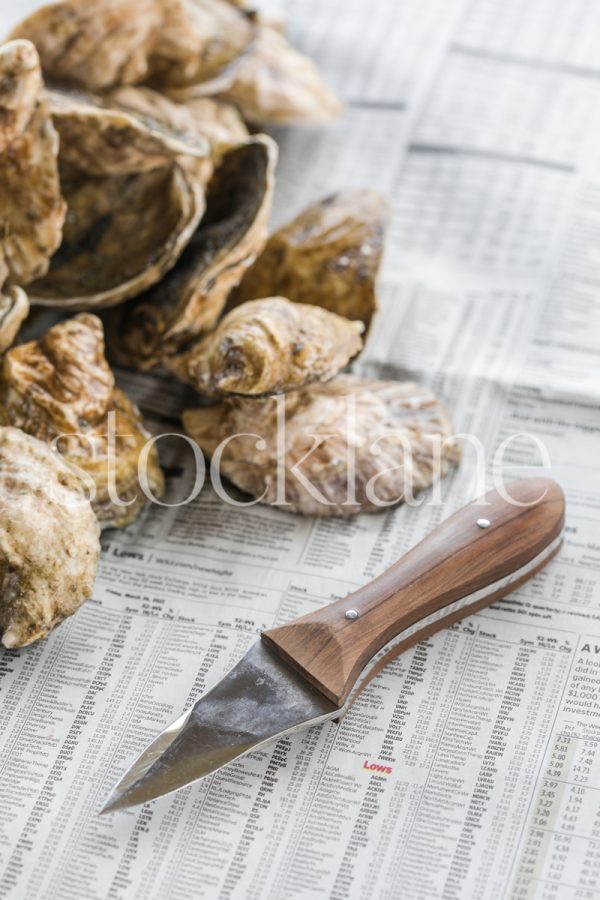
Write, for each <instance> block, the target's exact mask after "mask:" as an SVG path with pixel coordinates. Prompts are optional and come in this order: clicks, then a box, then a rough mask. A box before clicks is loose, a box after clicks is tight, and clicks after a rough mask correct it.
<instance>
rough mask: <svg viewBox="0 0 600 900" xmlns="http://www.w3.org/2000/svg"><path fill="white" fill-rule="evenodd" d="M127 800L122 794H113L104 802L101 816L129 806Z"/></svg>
mask: <svg viewBox="0 0 600 900" xmlns="http://www.w3.org/2000/svg"><path fill="white" fill-rule="evenodd" d="M127 805H128V804H127V801H126V800H125V798H124V797H123V795H122V794H114V793H113V794H111V795H110V797H109V798H108V800H107V802H106V803H105V804H104V806H103V807H102V809H101V810H100V812H99V813H98V815H99V816H106V815H108V813H112V812H117V810H119V809H125V807H126V806H127Z"/></svg>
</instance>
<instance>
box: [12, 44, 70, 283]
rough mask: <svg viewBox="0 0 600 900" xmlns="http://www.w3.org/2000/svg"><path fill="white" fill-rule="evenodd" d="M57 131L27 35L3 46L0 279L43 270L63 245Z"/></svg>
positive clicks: (26, 277)
mask: <svg viewBox="0 0 600 900" xmlns="http://www.w3.org/2000/svg"><path fill="white" fill-rule="evenodd" d="M57 154H58V137H57V134H56V131H55V130H54V127H53V125H52V120H51V118H50V111H49V107H48V101H47V98H46V94H45V91H44V87H43V84H42V76H41V69H40V63H39V57H38V54H37V51H36V49H35V47H34V46H33V44H30V43H29V42H28V41H12V42H11V43H8V44H5V45H4V46H2V47H0V283H3V282H4V281H5V280H6V279H7V278H8V279H9V281H10V282H11V283H12V284H18V285H26V284H29V282H31V281H32V280H33V279H34V278H37V277H39V276H40V275H43V274H44V273H45V272H46V270H47V268H48V263H49V259H50V257H51V255H52V254H53V253H54V251H55V250H56V248H57V247H58V246H59V244H60V241H61V236H62V226H63V221H64V218H65V210H66V207H65V204H64V201H63V199H62V196H61V191H60V185H59V179H58V166H57Z"/></svg>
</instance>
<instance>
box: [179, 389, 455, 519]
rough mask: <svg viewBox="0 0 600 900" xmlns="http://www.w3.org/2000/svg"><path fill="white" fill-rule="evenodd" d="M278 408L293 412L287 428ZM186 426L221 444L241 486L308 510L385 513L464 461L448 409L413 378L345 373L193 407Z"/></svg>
mask: <svg viewBox="0 0 600 900" xmlns="http://www.w3.org/2000/svg"><path fill="white" fill-rule="evenodd" d="M278 404H280V405H281V404H284V407H283V408H284V414H285V430H284V431H283V432H282V431H281V430H279V433H278ZM183 423H184V427H185V430H186V431H187V433H188V434H189V435H190V436H191V437H192V438H193V439H194V440H195V441H196V442H197V444H198V445H199V447H200V448H201V449H202V450H203V451H204V452H205V453H206V454H207V455H208V456H210V457H212V456H214V454H215V453H216V452H217V451H218V450H219V452H220V454H221V455H220V460H219V461H218V462H219V466H220V472H221V475H223V476H225V477H226V478H228V479H229V480H230V481H231V482H232V483H233V484H234V485H236V486H237V487H238V488H240V489H241V490H242V491H246V492H247V493H249V494H251V495H252V496H253V497H255V498H258V499H260V502H262V503H267V504H277V505H278V506H281V508H282V509H284V510H286V509H287V510H288V511H291V512H297V513H302V514H304V515H317V516H327V515H337V516H349V515H353V514H355V513H357V512H379V511H381V509H382V508H385V507H387V506H390V505H393V504H394V503H399V502H401V501H402V500H403V499H404V498H405V497H406V495H407V492H408V493H409V494H415V493H416V492H417V491H420V490H423V489H424V488H426V487H429V486H430V485H431V484H432V483H433V481H435V480H437V479H438V478H440V477H442V476H443V475H445V474H446V473H447V471H448V469H449V467H450V465H451V464H455V463H457V462H458V459H459V450H458V447H457V445H456V443H455V442H454V441H453V439H452V437H451V435H452V427H451V423H450V419H449V416H448V413H447V411H446V409H445V407H444V406H443V404H442V403H440V401H439V400H437V399H436V397H435V396H434V395H433V394H432V393H431V391H430V390H429V389H428V388H426V387H422V386H420V385H417V384H413V383H411V382H389V381H373V380H365V379H361V378H357V377H354V376H350V375H348V376H345V375H340V376H339V377H338V378H336V379H334V380H333V381H330V382H329V383H327V384H317V385H311V386H309V387H305V388H302V389H301V390H299V391H295V392H293V393H290V394H287V395H286V396H285V397H279V398H270V399H267V400H248V399H245V398H244V399H235V400H225V401H223V402H222V403H220V404H218V405H216V406H211V407H206V408H202V409H194V410H188V411H187V412H185V413H184V415H183ZM227 438H232V440H230V441H227V442H226V443H225V444H224V445H222V446H221V447H219V445H220V444H221V442H223V441H225V440H226V439H227ZM278 440H279V442H281V446H282V448H283V455H282V457H281V465H278V457H277V448H278ZM278 476H279V477H278ZM284 497H285V504H282V503H281V501H282V500H283V499H284Z"/></svg>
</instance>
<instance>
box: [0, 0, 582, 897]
mask: <svg viewBox="0 0 600 900" xmlns="http://www.w3.org/2000/svg"><path fill="white" fill-rule="evenodd" d="M30 5H31V4H30ZM288 6H289V9H288V13H289V16H290V19H291V21H290V26H289V30H290V35H291V38H292V39H293V40H294V41H295V43H296V44H297V45H298V46H299V47H300V48H302V49H303V50H305V51H306V52H308V53H311V54H312V55H313V56H314V57H315V58H316V59H317V60H318V61H319V63H320V65H321V67H322V69H323V70H324V72H325V74H326V76H327V77H328V78H329V80H330V81H331V82H332V83H333V84H334V86H335V87H337V89H338V90H339V91H340V93H341V94H342V95H343V97H344V99H345V100H346V103H347V111H346V114H345V116H344V118H343V119H342V120H341V121H340V122H339V123H338V124H334V125H333V126H331V127H328V128H323V129H308V130H303V129H300V128H298V129H285V130H284V129H282V130H277V131H276V132H275V136H276V137H277V139H278V140H279V142H280V144H281V163H280V167H279V184H278V193H277V200H276V208H275V215H274V221H275V224H280V223H281V222H283V221H284V220H286V219H287V218H289V217H291V216H292V215H294V214H295V213H296V212H297V211H298V210H299V209H300V208H301V207H302V206H304V205H306V204H307V203H309V202H310V201H312V200H314V199H316V198H317V197H319V196H321V195H323V194H324V193H329V192H332V191H333V190H334V189H336V188H338V187H342V186H369V187H374V188H378V189H380V190H382V191H384V192H386V193H387V194H388V195H389V196H390V197H391V199H392V201H393V208H394V215H393V223H392V227H391V233H390V237H389V241H388V252H387V258H386V261H385V265H384V271H383V277H382V281H381V306H382V310H381V313H380V315H379V319H378V322H377V325H376V327H375V329H374V331H373V333H372V334H371V336H370V341H369V346H368V351H367V354H366V356H365V357H364V358H363V359H362V360H361V362H360V365H359V367H358V368H359V370H360V371H362V372H364V373H365V374H368V375H370V376H377V377H385V378H395V379H404V378H407V377H410V378H417V379H421V380H423V381H424V382H426V383H428V384H430V385H431V386H432V387H433V388H434V389H435V390H436V391H438V392H439V393H440V394H441V395H442V396H443V397H444V398H445V400H446V402H447V403H448V405H449V406H450V408H451V409H452V411H453V414H454V417H455V422H456V426H457V429H458V431H460V432H473V433H475V434H477V435H478V436H479V438H480V439H481V440H482V441H483V444H484V446H485V448H486V454H487V476H488V482H489V484H491V479H492V460H493V456H494V453H495V452H496V451H497V449H498V448H499V447H501V446H502V445H503V442H506V443H505V445H504V446H505V451H504V472H505V474H507V475H508V474H513V475H515V476H519V475H525V474H531V471H532V470H530V469H528V467H529V466H539V465H540V461H541V456H540V449H539V447H538V446H537V445H536V444H535V443H534V442H533V441H532V440H531V439H529V438H527V437H525V436H521V437H519V438H517V439H514V440H508V442H507V438H510V436H511V435H514V434H521V435H523V433H526V432H535V433H536V434H537V435H538V436H539V437H540V438H541V439H542V440H543V441H544V443H545V445H546V446H547V447H548V449H549V452H550V456H551V461H552V466H551V470H550V474H551V475H552V476H553V477H555V478H557V479H558V480H559V481H560V482H561V483H562V485H563V487H564V489H565V491H566V494H567V502H568V532H567V540H566V543H565V546H564V549H563V551H562V552H561V554H560V556H559V558H557V559H556V560H555V561H554V562H552V564H551V565H550V566H549V567H548V569H547V570H546V571H545V572H544V573H543V574H542V575H540V576H538V577H537V578H536V579H535V580H534V581H533V582H531V583H529V584H528V585H526V586H525V587H524V588H523V589H522V590H519V591H517V592H515V593H514V594H512V595H511V596H510V597H508V598H507V599H506V600H505V601H502V602H500V603H498V604H496V605H495V606H494V607H492V608H491V609H489V610H487V611H485V612H483V613H482V614H480V615H477V616H474V617H472V618H470V619H468V620H466V621H463V622H462V623H461V624H459V625H457V626H455V627H453V628H451V629H449V630H447V631H445V632H443V633H441V634H439V635H437V636H435V637H434V638H431V639H429V640H427V641H425V642H423V643H422V644H420V645H419V646H417V647H415V648H414V649H413V650H411V651H409V652H407V653H406V654H405V655H403V656H402V657H401V658H399V659H398V660H397V661H396V662H395V663H393V664H392V665H390V666H389V668H388V669H387V670H386V671H385V672H384V673H383V674H382V675H380V676H379V677H378V678H377V680H376V681H374V682H373V683H372V685H371V686H370V688H369V689H368V691H367V692H366V693H365V694H364V695H363V696H362V698H361V699H360V701H359V702H358V703H357V704H356V706H355V707H354V708H353V709H352V711H351V713H350V714H349V715H348V716H347V718H346V719H345V720H344V721H343V722H342V723H341V725H340V726H339V727H338V726H336V725H334V724H328V725H326V726H324V727H321V728H315V729H312V730H311V731H307V732H306V733H301V734H298V735H297V736H294V737H292V738H289V739H286V740H282V741H280V742H279V743H278V744H277V745H275V746H274V747H273V748H272V749H269V750H265V751H263V752H259V753H253V754H251V755H250V756H249V757H248V758H246V759H243V760H240V761H238V762H237V763H235V764H233V765H230V766H229V767H227V768H226V769H225V770H223V771H221V772H219V773H218V774H216V775H214V776H213V777H210V778H208V779H206V780H205V781H204V782H202V783H199V784H197V785H196V786H194V787H192V788H189V789H186V790H183V791H181V792H180V793H178V794H177V795H175V796H173V797H171V798H166V799H164V800H162V801H159V802H157V803H154V804H151V805H148V806H147V807H144V808H142V809H138V810H132V811H129V812H125V813H118V814H114V815H112V816H108V817H106V818H99V817H98V815H97V813H98V809H99V808H100V806H101V805H102V803H103V801H104V800H105V799H106V797H107V795H108V794H109V792H110V790H111V788H112V787H113V785H114V783H115V781H116V780H117V779H118V778H119V776H120V775H121V774H122V773H123V771H124V769H125V768H126V767H127V765H128V764H129V763H130V762H131V761H132V759H133V758H134V757H135V756H136V755H137V754H138V752H139V751H141V749H142V748H143V747H144V745H145V744H146V743H147V742H148V741H149V740H150V739H151V738H152V737H153V736H154V735H155V734H156V733H157V732H158V731H159V730H161V729H162V728H163V727H164V726H165V725H166V724H167V723H168V722H169V721H170V720H171V719H173V718H175V717H176V716H178V715H179V714H180V713H181V711H182V710H183V709H184V708H185V707H186V706H187V705H189V704H190V703H191V702H192V701H193V700H194V698H196V697H197V696H198V695H199V694H200V693H201V692H202V691H203V690H204V689H205V688H206V687H207V686H209V685H211V684H212V683H214V682H215V681H216V680H217V679H218V678H219V677H220V676H221V675H223V674H224V673H225V672H226V671H227V669H228V668H229V667H231V665H232V664H233V663H234V662H235V661H236V660H238V659H239V657H240V656H241V655H242V654H243V653H244V651H245V650H246V649H247V647H248V646H249V644H250V643H251V641H253V640H254V638H255V636H256V634H257V632H258V631H259V630H260V629H262V628H265V627H269V626H272V625H273V624H276V623H282V622H284V621H285V620H286V619H289V618H291V617H293V616H296V615H298V614H300V613H303V612H306V611H309V610H312V609H315V608H316V607H318V606H320V605H321V604H324V603H327V602H328V601H329V600H331V599H332V598H336V597H339V596H342V595H344V594H345V593H346V592H348V591H350V590H351V589H353V588H355V587H357V586H359V585H361V584H363V583H364V582H366V581H367V580H369V579H371V578H372V577H373V576H375V575H376V574H378V573H379V572H381V571H382V570H383V569H384V568H386V567H387V566H388V565H389V564H390V563H392V562H393V561H394V560H396V559H397V557H398V556H400V554H402V553H403V552H404V551H405V550H407V549H408V548H409V547H410V546H412V545H413V544H414V543H415V542H416V541H418V540H419V539H420V538H421V537H422V536H424V535H425V534H426V532H427V531H428V530H429V529H431V528H432V527H433V526H434V525H436V524H437V523H438V522H439V521H440V520H441V519H442V518H443V517H445V516H446V515H447V514H449V513H450V512H451V511H453V510H454V509H456V508H457V507H459V506H461V505H462V504H463V503H464V502H466V501H467V500H469V499H470V498H471V497H472V496H473V495H474V494H475V492H476V490H477V489H478V485H477V484H476V483H475V459H474V451H473V450H472V449H471V448H470V447H469V446H466V447H465V457H464V461H463V463H462V465H461V466H460V468H459V469H458V470H457V472H456V473H455V474H454V475H453V476H451V477H450V479H448V480H447V481H446V482H445V483H444V488H443V503H442V504H441V505H440V504H437V505H431V503H427V502H425V503H424V504H423V505H422V506H421V507H420V508H418V509H408V508H400V509H395V510H390V511H387V512H385V513H383V514H381V515H378V516H371V517H368V516H363V517H360V518H357V519H354V520H351V521H335V520H326V519H323V520H320V521H316V520H315V521H313V520H310V521H309V520H305V519H302V518H294V517H292V516H290V515H287V514H284V513H282V512H278V511H274V510H269V509H264V508H260V507H252V508H242V507H233V506H227V505H225V504H223V503H222V502H221V501H219V500H218V499H217V498H216V496H215V495H214V494H212V493H211V491H210V490H209V489H206V490H204V491H203V493H202V494H201V496H200V497H199V498H198V499H197V500H196V501H195V502H194V503H193V504H192V505H191V506H186V507H181V508H172V509H166V508H158V507H154V508H152V509H149V510H148V511H147V513H146V515H145V516H144V517H143V518H142V519H141V520H140V521H139V522H137V523H136V524H135V525H134V526H133V527H131V528H129V529H128V530H127V531H125V532H122V533H117V532H107V533H105V534H104V536H103V562H102V567H101V575H100V578H99V581H98V585H97V589H96V591H95V594H94V598H93V600H92V601H91V602H89V603H88V604H86V605H85V606H84V607H83V608H82V609H81V611H80V612H79V613H78V614H77V615H76V616H75V617H73V618H72V619H70V620H69V621H67V622H66V623H65V624H64V625H62V626H61V627H60V628H59V629H58V630H57V631H56V632H55V633H54V634H53V635H52V636H51V637H50V639H49V640H47V641H45V642H43V643H42V644H40V645H39V646H33V647H31V648H28V649H26V650H22V651H17V652H4V653H3V654H2V656H1V657H0V675H1V682H0V684H1V694H0V752H1V763H0V767H1V770H2V773H1V784H2V788H1V791H0V825H1V831H0V854H1V860H2V876H1V880H0V896H1V897H2V898H11V900H12V898H18V900H34V898H36V900H37V898H45V900H46V898H47V900H84V898H85V900H123V898H126V900H136V898H137V900H154V898H156V900H183V898H185V900H190V898H192V900H195V898H204V897H206V898H211V900H212V898H229V897H231V898H248V900H287V898H290V900H291V898H294V900H295V898H303V900H304V898H307V900H308V898H328V897H330V898H335V900H342V898H346V897H349V898H378V900H379V898H381V900H392V898H393V900H432V898H444V900H453V898H457V900H465V898H466V900H470V898H478V900H484V898H485V900H499V898H508V897H510V898H519V900H526V898H527V900H529V898H534V897H535V898H545V900H555V898H557V900H576V898H577V900H588V898H589V900H592V898H597V897H600V450H599V448H600V374H599V372H600V116H599V110H600V5H599V4H598V2H597V0H528V2H526V3H523V2H522V0H402V2H400V0H386V2H384V0H378V2H372V0H326V2H325V0H295V2H291V0H290V2H289V4H288ZM17 7H18V8H17ZM283 8H284V11H285V5H284V7H283ZM0 10H1V11H2V24H3V25H7V24H8V23H9V19H11V18H12V19H14V18H15V17H16V16H17V15H20V14H22V12H23V11H24V4H14V3H13V2H12V0H1V3H0ZM123 384H124V385H125V386H126V387H127V388H128V389H129V390H131V391H132V392H133V393H134V394H135V395H136V397H137V399H138V401H139V402H140V403H141V405H142V407H143V408H144V411H145V412H146V414H147V415H148V417H149V419H150V420H152V421H154V423H155V425H156V427H157V428H159V429H160V430H161V431H174V430H176V422H177V413H178V408H177V404H178V402H179V401H178V400H176V399H175V397H174V395H173V393H172V392H170V390H169V386H168V384H167V382H166V380H161V379H160V378H149V379H146V380H144V381H143V383H141V384H136V382H135V379H132V377H131V376H126V375H125V374H124V376H123ZM187 400H188V402H189V400H190V398H189V397H188V398H187ZM162 449H163V450H164V456H163V459H164V462H165V465H166V468H167V474H168V483H169V492H168V500H169V502H175V501H176V500H177V499H178V498H182V497H184V496H185V495H186V492H187V491H189V490H190V489H191V487H192V484H193V472H192V471H191V468H190V463H191V462H192V456H191V453H190V452H189V449H188V450H186V447H185V444H184V442H183V441H181V440H179V441H178V442H177V441H176V440H175V439H172V440H171V443H170V444H169V443H168V442H166V441H165V442H164V447H163V448H162ZM426 500H427V498H426Z"/></svg>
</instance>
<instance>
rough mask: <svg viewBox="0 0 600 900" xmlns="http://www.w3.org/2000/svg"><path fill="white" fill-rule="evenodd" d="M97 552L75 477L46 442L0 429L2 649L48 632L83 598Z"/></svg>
mask: <svg viewBox="0 0 600 900" xmlns="http://www.w3.org/2000/svg"><path fill="white" fill-rule="evenodd" d="M99 554H100V542H99V528H98V522H97V520H96V516H95V515H94V512H93V510H92V507H91V506H90V502H89V500H88V499H87V496H86V494H85V492H84V489H83V485H82V483H81V481H80V479H79V478H78V477H77V476H76V475H75V474H73V472H71V471H70V470H69V468H68V467H67V465H66V464H65V463H64V462H63V461H62V460H61V458H60V456H59V455H58V454H56V453H53V452H52V450H51V449H50V447H49V446H48V445H47V444H45V443H43V442H42V441H39V440H37V439H36V438H34V437H30V436H29V435H27V434H24V433H23V432H22V431H20V430H19V429H18V428H10V427H5V428H0V585H1V587H0V632H1V633H2V643H3V644H4V646H5V647H23V646H25V645H26V644H31V643H32V642H33V641H37V640H39V639H40V638H43V637H45V636H46V635H47V634H48V633H49V632H50V631H51V630H52V629H53V628H54V627H55V626H56V625H58V623H59V622H61V621H62V620H63V619H65V618H66V617H67V616H70V615H71V614H72V613H74V612H75V610H76V609H77V608H78V607H79V606H80V605H81V604H82V603H83V601H84V600H87V599H88V598H89V597H90V596H91V594H92V590H93V587H94V579H95V576H96V568H97V565H98V557H99Z"/></svg>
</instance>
